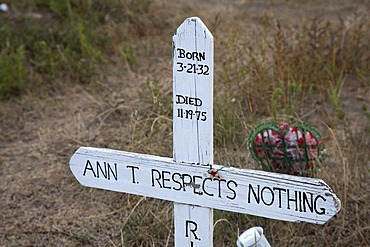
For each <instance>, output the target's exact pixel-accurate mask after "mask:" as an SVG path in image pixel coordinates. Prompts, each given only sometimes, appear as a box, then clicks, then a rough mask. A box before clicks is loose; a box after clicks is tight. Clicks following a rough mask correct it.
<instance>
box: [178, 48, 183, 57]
mask: <svg viewBox="0 0 370 247" xmlns="http://www.w3.org/2000/svg"><path fill="white" fill-rule="evenodd" d="M177 51H178V52H179V55H178V56H177V58H185V50H184V49H181V48H177Z"/></svg>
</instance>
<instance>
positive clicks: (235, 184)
mask: <svg viewBox="0 0 370 247" xmlns="http://www.w3.org/2000/svg"><path fill="white" fill-rule="evenodd" d="M231 184H234V188H231ZM226 186H227V188H228V189H229V190H230V191H231V192H232V193H233V195H232V196H226V198H228V199H230V200H234V199H235V198H236V191H235V188H236V187H238V184H237V183H236V182H235V181H234V180H229V181H227V183H226Z"/></svg>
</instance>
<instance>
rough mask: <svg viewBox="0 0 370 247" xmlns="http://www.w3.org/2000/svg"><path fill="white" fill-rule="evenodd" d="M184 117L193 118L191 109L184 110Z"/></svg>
mask: <svg viewBox="0 0 370 247" xmlns="http://www.w3.org/2000/svg"><path fill="white" fill-rule="evenodd" d="M185 118H187V119H193V110H185Z"/></svg>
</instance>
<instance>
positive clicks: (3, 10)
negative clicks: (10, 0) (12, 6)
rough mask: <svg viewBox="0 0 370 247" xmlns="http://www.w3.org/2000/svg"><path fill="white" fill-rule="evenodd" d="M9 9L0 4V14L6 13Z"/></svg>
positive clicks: (5, 5) (4, 4)
mask: <svg viewBox="0 0 370 247" xmlns="http://www.w3.org/2000/svg"><path fill="white" fill-rule="evenodd" d="M8 10H9V8H8V5H7V4H6V3H1V4H0V11H1V12H8Z"/></svg>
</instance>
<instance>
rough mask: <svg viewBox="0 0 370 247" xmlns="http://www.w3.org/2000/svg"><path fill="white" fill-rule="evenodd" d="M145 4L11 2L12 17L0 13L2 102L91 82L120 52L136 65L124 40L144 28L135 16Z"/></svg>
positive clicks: (48, 0) (49, 0)
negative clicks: (67, 83)
mask: <svg viewBox="0 0 370 247" xmlns="http://www.w3.org/2000/svg"><path fill="white" fill-rule="evenodd" d="M149 5H150V1H139V0H138V1H131V2H126V1H119V0H109V1H92V0H88V1H78V0H62V1H55V0H37V1H17V2H15V3H13V4H12V12H11V15H10V14H9V15H0V22H1V23H2V25H1V26H0V51H1V53H0V55H1V58H2V59H1V60H2V61H1V65H3V66H2V68H1V71H0V75H2V76H1V78H0V96H1V98H9V97H11V96H12V95H19V94H20V93H22V92H24V91H27V90H32V91H36V92H37V91H42V90H44V88H45V86H47V87H50V85H51V87H52V85H53V81H74V82H77V83H86V82H89V81H91V79H92V77H93V76H95V75H97V74H99V73H100V72H101V69H102V68H103V67H104V65H105V64H106V63H107V61H109V59H110V56H111V55H112V52H113V54H114V53H115V52H116V51H118V50H119V49H121V52H122V55H123V56H124V58H125V59H127V60H128V62H129V64H130V65H134V64H135V63H136V61H135V59H136V58H135V56H136V54H135V50H134V48H133V46H132V45H130V43H129V41H128V40H129V36H132V32H133V30H135V32H137V31H140V28H145V26H144V27H138V28H136V26H135V25H141V21H143V20H141V19H140V18H139V17H138V16H137V14H138V13H141V14H142V15H144V14H145V12H146V11H148V9H147V6H149ZM108 19H109V22H108V21H107V20H108ZM144 20H145V18H144ZM117 23H119V25H118V24H117ZM126 26H127V27H129V28H126V30H125V29H123V28H122V27H126ZM122 32H123V33H122ZM119 44H122V45H121V48H119ZM4 74H6V76H4ZM25 81H27V83H25Z"/></svg>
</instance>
